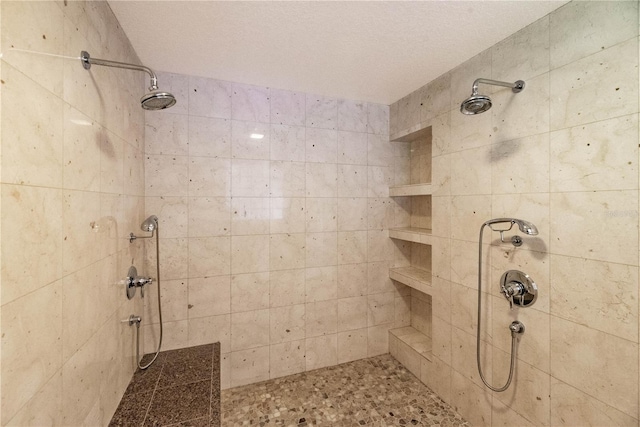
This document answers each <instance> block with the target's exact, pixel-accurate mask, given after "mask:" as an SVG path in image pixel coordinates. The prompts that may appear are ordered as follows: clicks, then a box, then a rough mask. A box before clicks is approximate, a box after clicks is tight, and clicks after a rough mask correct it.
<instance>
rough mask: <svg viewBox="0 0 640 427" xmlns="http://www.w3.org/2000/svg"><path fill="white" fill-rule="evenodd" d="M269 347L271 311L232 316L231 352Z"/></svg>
mask: <svg viewBox="0 0 640 427" xmlns="http://www.w3.org/2000/svg"><path fill="white" fill-rule="evenodd" d="M265 345H266V346H268V345H269V309H265V310H254V311H246V312H242V313H232V314H231V350H232V351H233V352H236V351H238V350H246V349H250V348H256V347H261V346H265Z"/></svg>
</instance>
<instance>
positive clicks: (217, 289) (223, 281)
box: [188, 276, 231, 319]
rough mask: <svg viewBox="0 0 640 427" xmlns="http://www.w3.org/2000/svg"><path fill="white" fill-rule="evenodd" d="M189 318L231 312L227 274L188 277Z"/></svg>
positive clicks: (229, 285) (229, 284) (229, 283)
mask: <svg viewBox="0 0 640 427" xmlns="http://www.w3.org/2000/svg"><path fill="white" fill-rule="evenodd" d="M188 286H189V306H188V308H189V318H190V319H191V318H197V317H207V316H215V315H220V314H228V313H231V281H230V277H229V276H214V277H204V278H190V279H189V283H188Z"/></svg>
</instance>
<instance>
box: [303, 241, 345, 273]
mask: <svg viewBox="0 0 640 427" xmlns="http://www.w3.org/2000/svg"><path fill="white" fill-rule="evenodd" d="M306 240H307V243H306V246H305V248H306V266H307V267H321V266H330V265H336V264H337V262H338V256H337V254H336V248H337V247H338V233H335V232H329V233H307V235H306Z"/></svg>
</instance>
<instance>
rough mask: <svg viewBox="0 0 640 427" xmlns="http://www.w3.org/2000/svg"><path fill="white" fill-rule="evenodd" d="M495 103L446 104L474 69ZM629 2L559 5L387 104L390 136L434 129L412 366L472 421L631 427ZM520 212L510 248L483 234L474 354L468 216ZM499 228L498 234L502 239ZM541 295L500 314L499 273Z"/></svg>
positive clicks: (455, 100)
mask: <svg viewBox="0 0 640 427" xmlns="http://www.w3.org/2000/svg"><path fill="white" fill-rule="evenodd" d="M479 77H484V78H492V79H497V80H506V81H515V80H518V79H522V80H525V81H526V85H527V86H526V88H525V90H524V91H523V92H521V93H519V94H513V93H512V92H511V91H510V90H509V89H503V88H496V87H492V86H486V85H485V86H481V90H480V92H481V93H488V94H490V95H491V97H492V99H493V108H492V109H491V110H489V111H488V112H487V113H484V114H481V115H477V116H464V115H462V114H461V113H460V112H459V105H460V102H461V101H462V100H464V99H465V98H466V97H468V96H469V94H470V92H471V85H472V83H473V81H474V80H475V79H476V78H479ZM638 81H639V79H638V2H636V1H630V2H625V1H623V2H572V3H569V4H567V5H565V6H563V7H561V8H560V9H558V10H556V11H554V12H553V13H551V14H550V15H548V16H546V17H544V18H543V19H541V20H539V21H537V22H535V23H533V24H531V25H530V26H528V27H526V28H525V29H523V30H522V31H520V32H518V33H516V34H514V35H513V36H511V37H509V38H507V39H505V40H504V41H502V42H500V43H498V44H496V45H495V46H493V47H491V48H490V49H488V50H486V51H485V52H482V53H481V54H479V55H477V56H476V57H474V58H472V59H470V60H469V61H467V62H465V63H464V64H462V65H460V66H459V67H457V68H455V69H453V70H451V71H450V72H448V73H446V74H444V75H442V76H441V77H439V78H438V79H436V80H434V81H432V82H431V83H429V84H427V85H426V86H424V87H423V88H420V89H419V90H417V91H415V92H413V93H411V94H409V95H408V96H406V97H405V98H403V99H401V100H400V101H398V102H396V103H395V104H393V105H392V106H391V113H390V127H391V134H392V135H394V134H397V133H399V132H402V131H404V130H406V129H408V128H411V127H414V126H415V127H416V128H420V127H423V126H427V125H432V126H433V138H434V140H433V183H434V196H433V234H434V236H436V238H434V243H433V274H434V284H433V288H434V290H433V292H434V295H433V329H432V333H433V337H432V339H433V353H434V358H433V362H431V363H428V362H425V363H423V365H422V369H421V377H422V380H423V381H424V382H426V383H427V384H428V385H429V386H430V387H432V388H433V389H434V390H435V391H436V392H437V393H438V394H439V395H440V396H442V398H443V399H445V400H446V401H447V402H450V403H452V404H453V405H454V406H455V407H456V408H457V409H458V410H459V411H460V412H461V413H462V415H463V416H464V417H466V418H467V419H468V420H470V421H471V422H472V423H474V424H477V425H495V426H498V425H518V426H525V425H532V426H533V425H535V426H541V425H573V426H577V425H607V426H612V425H636V426H637V425H638V417H639V413H638V382H639V378H638V322H639V318H638V253H639V252H638V248H639V247H638V188H639V187H638V174H639V170H638V161H639V157H638V156H639V152H638V142H639V141H638V96H639V91H638ZM496 217H516V218H523V219H526V220H529V221H531V222H533V223H534V224H535V225H536V226H537V227H538V229H539V231H540V234H539V235H538V236H536V237H526V236H525V237H524V245H523V246H522V247H520V248H515V249H514V247H513V246H511V245H510V244H500V242H499V236H498V234H497V233H491V232H490V231H486V232H485V240H484V242H485V243H486V244H487V245H486V247H485V248H484V254H485V259H484V260H483V272H484V274H483V283H484V288H483V290H484V291H485V292H484V294H483V299H484V304H483V313H482V352H481V353H482V359H483V364H484V372H485V375H486V377H487V378H488V380H489V381H490V382H491V383H492V384H494V385H502V384H504V382H505V380H506V377H507V374H508V371H509V350H510V334H509V331H508V329H507V327H508V325H509V323H510V322H511V321H512V320H514V319H516V318H517V319H519V320H521V321H522V322H523V323H524V324H525V326H526V331H525V333H524V335H523V336H522V338H521V340H520V344H519V353H518V367H517V375H516V378H515V380H514V382H513V384H512V385H511V387H510V388H509V389H508V390H507V391H506V392H503V393H492V392H491V391H489V390H488V389H487V388H486V387H484V385H483V384H482V382H481V380H480V378H479V376H478V373H477V370H476V361H475V353H476V351H475V341H476V337H475V334H476V327H477V319H476V317H477V314H476V313H477V306H476V304H477V274H478V267H477V262H478V261H477V259H478V258H477V257H478V255H477V250H478V231H479V229H480V225H481V224H482V223H483V222H484V221H486V220H488V219H490V218H496ZM508 235H509V236H510V234H508ZM508 269H520V270H522V271H524V272H526V273H528V274H529V275H530V276H531V277H532V278H533V279H534V280H535V282H536V283H537V284H538V287H539V292H540V294H539V298H538V301H537V302H536V303H535V305H534V306H533V307H531V308H527V309H515V310H513V311H509V306H508V303H507V302H506V301H505V299H504V298H503V297H502V296H501V295H500V294H499V286H498V281H499V279H500V276H501V275H502V273H503V272H504V271H506V270H508Z"/></svg>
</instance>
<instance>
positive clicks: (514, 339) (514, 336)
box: [476, 224, 518, 392]
mask: <svg viewBox="0 0 640 427" xmlns="http://www.w3.org/2000/svg"><path fill="white" fill-rule="evenodd" d="M485 225H486V224H482V227H480V239H479V242H480V243H479V245H478V247H479V249H478V252H479V254H478V334H477V339H476V361H477V363H478V373H479V374H480V379H481V380H482V382H483V383H484V385H486V386H487V387H489V388H490V389H491V390H493V391H497V392H501V391H505V390H506V389H508V388H509V385H511V380H512V379H513V373H514V372H515V370H516V344H517V339H518V338H517V331H516V330H514V329H512V327H509V330H510V331H511V365H510V366H509V378H508V379H507V383H506V384H505V385H503V386H502V387H493V386H492V385H491V384H489V383H488V382H487V380H486V379H485V378H484V374H483V373H482V364H481V361H480V331H481V328H480V326H481V323H482V320H481V319H482V231H483V230H484V227H485Z"/></svg>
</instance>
